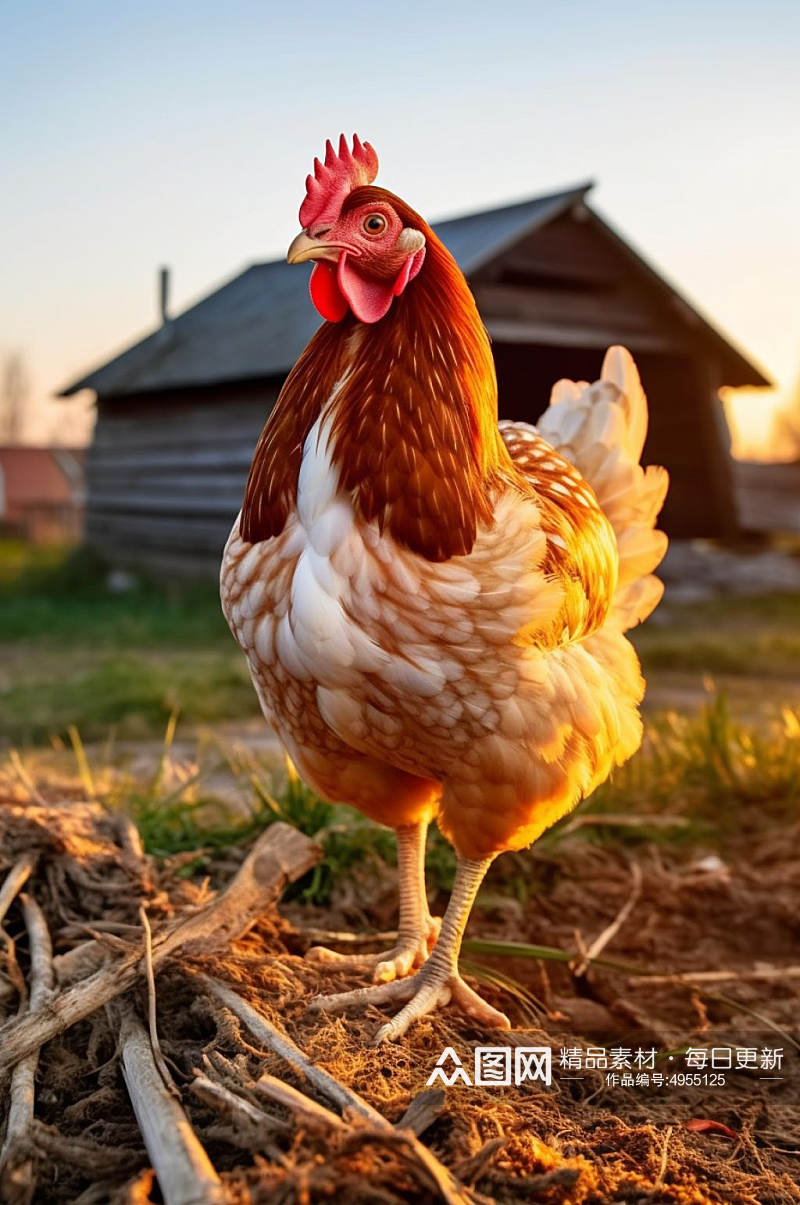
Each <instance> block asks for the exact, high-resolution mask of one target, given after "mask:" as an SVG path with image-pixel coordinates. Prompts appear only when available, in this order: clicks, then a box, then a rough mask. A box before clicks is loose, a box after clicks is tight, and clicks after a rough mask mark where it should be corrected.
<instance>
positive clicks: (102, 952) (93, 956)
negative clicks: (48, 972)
mask: <svg viewBox="0 0 800 1205" xmlns="http://www.w3.org/2000/svg"><path fill="white" fill-rule="evenodd" d="M108 954H109V950H108V947H107V946H102V945H101V944H100V942H99V941H83V942H81V944H80V945H79V946H73V947H72V949H71V950H66V951H65V952H64V953H63V954H56V956H55V958H54V959H53V969H54V971H55V973H56V979H57V981H58V985H59V987H67V986H68V985H69V984H70V983H75V981H76V980H78V979H86V978H87V977H88V976H89V975H93V974H94V972H95V971H97V970H99V968H100V967H101V966H102V965H103V963H104V962H105V961H106V959H107V958H108Z"/></svg>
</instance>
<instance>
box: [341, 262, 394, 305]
mask: <svg viewBox="0 0 800 1205" xmlns="http://www.w3.org/2000/svg"><path fill="white" fill-rule="evenodd" d="M336 276H337V280H338V283H339V288H340V289H341V291H342V293H343V295H344V296H345V297H346V299H347V301H348V302H349V305H350V309H351V310H352V311H353V313H354V314H355V316H356V318H358V319H359V320H360V321H361V322H379V321H380V319H381V318H383V317H384V315H385V314H388V312H389V308H390V306H391V304H392V298H393V296H394V294H393V293H392V284H391V281H385V280H367V278H366V277H365V276H361V275H360V273H359V272H357V271H356V269H355V267H354V266H353V265H352V264H351V263H350V257H349V255H348V254H347V252H346V251H342V253H341V255H340V256H339V267H338V270H337V273H336Z"/></svg>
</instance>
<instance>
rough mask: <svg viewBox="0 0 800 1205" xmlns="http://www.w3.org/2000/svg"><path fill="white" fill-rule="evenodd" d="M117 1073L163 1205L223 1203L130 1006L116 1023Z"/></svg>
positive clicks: (206, 1161) (214, 1177)
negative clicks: (119, 1064)
mask: <svg viewBox="0 0 800 1205" xmlns="http://www.w3.org/2000/svg"><path fill="white" fill-rule="evenodd" d="M120 1047H121V1051H122V1075H123V1078H124V1080H125V1086H126V1088H127V1089H128V1095H129V1096H130V1098H131V1104H132V1105H133V1111H134V1113H135V1114H136V1121H137V1122H138V1125H139V1129H140V1130H141V1132H142V1138H143V1139H144V1144H145V1146H146V1147H147V1153H148V1155H149V1156H150V1159H151V1161H152V1164H153V1168H154V1169H155V1173H156V1175H157V1177H158V1183H159V1186H160V1188H161V1195H162V1196H163V1198H164V1201H165V1205H225V1201H226V1196H227V1194H226V1193H225V1189H224V1188H223V1186H222V1181H221V1180H220V1178H219V1176H218V1175H217V1173H216V1172H215V1171H214V1168H213V1166H212V1163H211V1160H210V1159H209V1157H208V1155H207V1154H206V1152H205V1150H204V1148H203V1147H202V1145H201V1144H200V1141H199V1139H198V1138H197V1135H196V1134H195V1132H194V1130H193V1129H192V1127H191V1126H190V1124H189V1121H188V1118H187V1117H186V1114H185V1113H184V1111H183V1109H182V1108H181V1106H180V1105H179V1104H178V1102H177V1100H175V1098H174V1096H171V1095H170V1093H169V1092H168V1091H167V1089H166V1087H165V1086H164V1082H163V1080H162V1079H161V1073H160V1072H159V1070H158V1067H157V1066H156V1061H155V1059H154V1058H153V1051H152V1048H151V1046H150V1040H149V1038H148V1036H147V1031H146V1030H145V1028H144V1026H143V1025H142V1023H141V1022H140V1021H139V1019H138V1018H137V1017H136V1016H134V1014H133V1011H132V1010H131V1009H130V1008H126V1009H125V1010H124V1011H123V1012H122V1020H121V1027H120Z"/></svg>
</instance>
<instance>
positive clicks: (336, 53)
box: [0, 0, 800, 451]
mask: <svg viewBox="0 0 800 1205" xmlns="http://www.w3.org/2000/svg"><path fill="white" fill-rule="evenodd" d="M798 62H800V5H798V4H797V3H796V2H794V0H793V2H792V3H789V2H784V0H761V2H760V3H758V4H754V3H752V0H747V2H746V3H744V2H742V0H725V2H724V3H722V2H719V0H695V2H694V3H686V2H685V0H673V2H672V3H670V4H668V5H667V4H660V5H658V6H656V5H655V4H653V3H642V2H641V0H637V2H636V3H629V2H627V0H625V2H620V0H604V2H602V3H599V2H597V3H589V2H588V0H566V2H562V3H560V4H553V3H552V0H551V2H550V3H547V4H543V3H538V2H528V3H516V2H509V0H494V2H492V3H486V0H480V2H475V0H462V2H461V3H460V4H459V5H455V4H452V3H449V4H440V3H438V2H437V0H427V2H426V3H418V2H417V0H404V3H402V4H395V3H393V4H386V3H384V4H381V3H379V2H377V0H371V2H370V3H366V2H362V0H357V2H348V0H339V2H338V3H330V2H329V3H326V4H323V3H320V2H319V0H305V3H301V4H276V3H270V2H269V0H260V2H258V3H254V2H250V0H226V3H225V4H219V3H218V2H216V0H215V2H214V3H209V2H207V0H193V2H192V3H184V2H183V0H181V2H178V3H169V0H166V2H165V0H158V2H156V0H137V3H136V4H135V5H133V4H131V5H111V4H108V3H107V0H102V2H98V0H60V2H53V0H37V2H35V3H31V2H30V0H25V2H24V3H23V2H20V0H0V89H2V92H3V93H4V95H3V96H2V106H3V113H4V133H3V140H2V145H3V150H4V155H3V159H4V165H5V172H4V182H3V185H2V187H1V188H0V256H1V258H0V265H2V267H1V270H0V358H2V359H5V358H6V357H7V356H8V355H9V354H10V353H11V352H21V353H22V354H23V355H24V358H25V363H26V366H27V372H28V375H29V378H30V384H31V400H32V404H33V410H32V415H31V418H30V421H29V425H28V430H27V434H28V435H29V436H30V437H45V436H46V435H49V434H54V435H57V436H60V437H61V438H63V439H69V438H73V437H75V436H77V435H78V434H80V433H81V432H82V431H84V430H85V429H86V423H87V421H88V414H89V408H88V405H87V396H88V395H84V396H83V397H82V398H81V399H80V400H79V401H78V403H77V406H72V407H71V408H69V407H65V406H64V404H63V403H53V402H52V401H51V400H49V399H51V398H52V394H53V393H54V392H55V391H56V390H57V389H58V388H59V387H62V386H64V385H66V384H67V383H69V382H70V381H71V380H73V379H75V378H76V377H77V376H79V375H80V374H81V373H83V372H84V371H85V370H87V369H89V368H91V367H93V366H95V365H96V364H98V363H101V362H102V361H103V360H105V359H106V358H108V357H109V356H110V355H111V354H113V353H115V352H116V351H118V350H121V349H122V348H123V347H125V346H126V345H128V344H129V343H130V342H131V341H132V340H133V339H134V338H136V337H138V336H141V335H142V334H144V333H146V332H147V331H148V330H149V329H151V328H152V327H153V325H154V324H155V322H156V272H157V269H158V266H159V265H160V264H168V265H169V266H170V268H171V270H172V309H173V311H174V312H176V311H179V310H180V309H182V308H184V307H185V306H186V305H187V304H188V303H190V302H191V301H193V300H195V299H197V298H198V297H200V296H202V295H204V294H205V293H207V292H209V291H211V290H212V289H213V287H214V286H215V285H217V284H218V283H220V282H221V281H222V280H224V279H226V278H229V277H231V276H232V275H235V274H236V273H237V272H238V271H239V270H241V269H242V268H243V267H244V266H246V265H247V264H249V263H252V262H254V261H259V260H264V259H271V258H276V257H279V256H282V255H283V254H285V250H286V247H287V245H288V243H289V242H290V241H291V239H292V238H293V236H294V234H295V233H296V232H297V229H298V225H297V210H298V207H299V204H300V201H301V200H302V196H303V192H304V179H305V175H306V173H307V172H308V170H309V169H310V167H311V162H312V160H313V157H314V155H315V154H319V153H320V152H321V150H322V148H323V146H324V141H325V139H326V138H327V137H335V136H336V135H337V134H338V133H339V132H340V131H341V130H345V131H347V132H348V133H352V131H354V130H356V131H357V132H358V133H359V134H360V136H361V137H362V138H365V139H368V140H369V141H370V142H372V143H373V145H374V146H375V147H376V149H377V151H378V154H379V156H380V159H381V173H380V176H379V182H380V183H382V184H384V185H385V186H386V187H388V188H391V189H393V190H394V191H396V192H398V193H399V194H400V195H402V196H403V197H404V198H406V199H407V200H408V201H409V202H410V203H411V204H412V205H413V206H414V207H415V208H416V209H418V210H420V211H421V212H422V213H423V214H424V215H425V216H426V217H428V218H429V219H436V218H440V217H446V216H450V215H453V214H459V213H463V212H468V211H470V210H475V209H479V208H484V207H488V206H491V205H493V204H502V203H504V202H507V201H509V200H516V199H520V198H523V197H526V196H529V195H533V194H535V193H537V192H542V191H548V190H554V189H557V188H560V187H562V186H565V185H570V184H574V183H577V182H580V181H583V180H586V179H588V178H591V179H593V180H595V181H596V188H595V190H594V192H593V194H592V204H593V205H595V206H596V207H597V208H598V210H599V211H600V212H601V213H602V214H603V215H604V216H605V217H606V218H607V219H609V220H610V221H611V222H612V224H613V225H614V226H615V227H616V228H617V229H618V230H619V231H620V232H621V233H623V234H624V236H625V237H626V238H628V239H629V240H630V241H631V242H632V243H633V244H634V246H636V247H637V248H638V249H639V250H640V251H643V252H644V253H645V255H646V256H647V257H648V259H650V260H651V262H653V263H654V264H655V265H656V266H657V267H658V268H659V269H660V270H662V271H663V272H664V273H665V275H666V276H667V278H668V279H670V280H671V281H673V282H674V283H676V284H678V286H679V287H680V288H681V290H682V291H683V292H684V293H685V294H686V295H687V296H689V297H690V298H691V299H692V300H693V301H694V302H696V303H697V304H698V305H699V306H700V308H701V309H702V310H703V311H704V312H705V313H706V314H708V315H709V316H711V318H712V319H713V321H714V322H715V324H717V325H718V326H720V327H721V328H722V329H723V331H725V332H726V333H727V334H729V335H730V336H732V338H733V339H734V341H736V342H737V343H738V344H739V345H741V346H742V347H743V349H744V350H745V351H746V352H747V353H748V354H749V355H751V356H752V357H753V358H754V359H755V360H756V362H757V363H759V364H761V365H762V366H763V367H764V368H765V369H766V371H767V373H768V375H769V376H770V377H771V378H772V379H773V380H774V381H775V382H776V386H777V389H776V392H775V393H774V394H765V393H763V392H759V393H755V394H754V393H752V392H751V393H750V395H749V396H747V397H740V398H739V399H738V401H737V402H735V414H736V418H737V424H738V445H737V446H738V447H739V450H745V451H747V450H748V449H750V450H753V449H755V450H757V448H758V446H759V441H761V442H762V443H763V438H762V437H763V435H764V432H765V431H766V430H767V428H768V425H769V416H770V414H771V412H772V409H773V408H774V406H775V404H776V399H777V400H778V401H780V399H781V398H788V396H789V395H790V393H791V391H792V388H793V386H794V384H795V382H796V380H797V378H798V376H800V223H798V220H797V215H798V198H800V140H799V139H798V133H797V131H798V126H799V125H800V71H798ZM569 372H570V366H569V364H568V363H566V362H565V365H564V373H565V375H569Z"/></svg>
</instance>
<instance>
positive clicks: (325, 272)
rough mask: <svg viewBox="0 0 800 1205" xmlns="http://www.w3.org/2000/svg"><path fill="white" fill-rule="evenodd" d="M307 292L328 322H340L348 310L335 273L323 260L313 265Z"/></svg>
mask: <svg viewBox="0 0 800 1205" xmlns="http://www.w3.org/2000/svg"><path fill="white" fill-rule="evenodd" d="M308 290H309V292H310V294H311V300H312V301H313V302H314V305H315V306H316V308H317V311H318V312H319V313H320V314H321V315H322V317H323V318H325V319H327V321H328V322H341V320H342V319H343V318H344V316H345V314H346V313H347V310H348V305H347V298H346V297H344V296H343V295H342V291H341V289H340V288H339V284H338V282H337V280H336V273H335V271H334V270H333V268H332V267H331V265H330V264H329V263H327V262H326V261H325V260H320V261H319V262H318V263H316V264H315V265H314V271H313V272H312V273H311V279H310V280H309V282H308Z"/></svg>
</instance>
